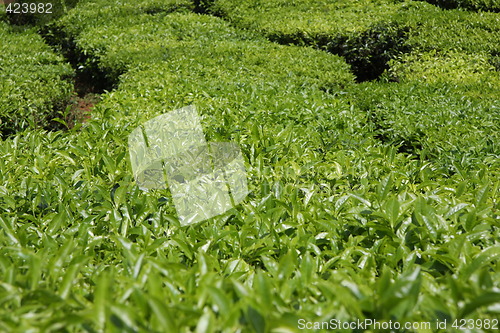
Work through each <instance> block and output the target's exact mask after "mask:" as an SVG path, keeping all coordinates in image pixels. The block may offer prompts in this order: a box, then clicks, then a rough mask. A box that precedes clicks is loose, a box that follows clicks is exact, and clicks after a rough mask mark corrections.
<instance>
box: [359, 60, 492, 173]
mask: <svg viewBox="0 0 500 333" xmlns="http://www.w3.org/2000/svg"><path fill="white" fill-rule="evenodd" d="M384 78H387V79H389V80H392V81H394V80H397V81H398V82H399V83H382V82H381V83H372V84H366V85H360V86H359V87H358V89H359V94H358V95H356V97H357V98H359V99H358V100H357V101H358V103H359V104H358V105H360V107H361V108H362V109H364V110H366V111H367V112H369V113H370V114H371V116H372V117H373V122H374V123H376V124H377V126H378V130H379V135H380V138H382V139H384V140H388V141H390V142H393V143H395V144H400V145H401V148H402V149H403V150H406V151H408V152H411V153H417V154H419V155H423V156H425V157H426V158H430V159H431V160H433V161H436V162H437V163H440V164H442V165H444V166H445V168H449V169H450V170H452V172H460V171H459V170H462V169H464V168H465V169H470V168H473V169H474V168H478V167H481V166H483V167H486V168H487V169H489V170H491V172H494V173H496V174H497V172H496V171H495V170H498V169H499V166H500V165H499V164H498V152H499V146H498V142H499V140H500V137H499V136H498V133H499V130H500V128H499V124H500V118H499V115H500V113H499V109H500V104H499V101H498V95H499V93H500V89H499V87H500V77H499V76H498V72H496V71H495V69H494V68H493V66H491V64H490V63H489V57H488V56H487V55H481V54H475V55H468V54H465V53H457V52H442V53H438V52H436V51H431V52H426V53H421V52H418V53H417V52H415V53H411V54H407V55H404V56H402V57H401V58H400V59H398V60H393V61H392V62H391V70H390V71H389V72H388V73H386V75H385V76H384Z"/></svg>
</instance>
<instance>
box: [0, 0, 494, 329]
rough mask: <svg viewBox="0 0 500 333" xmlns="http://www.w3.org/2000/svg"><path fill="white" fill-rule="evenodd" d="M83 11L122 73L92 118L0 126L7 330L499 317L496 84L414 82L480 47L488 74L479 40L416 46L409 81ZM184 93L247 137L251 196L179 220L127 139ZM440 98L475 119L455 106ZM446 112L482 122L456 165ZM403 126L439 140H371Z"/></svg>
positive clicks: (404, 62) (177, 17)
mask: <svg viewBox="0 0 500 333" xmlns="http://www.w3.org/2000/svg"><path fill="white" fill-rule="evenodd" d="M92 3H94V2H90V1H89V2H87V4H88V5H89V6H90V5H91V4H92ZM87 4H85V6H87ZM78 8H80V9H82V10H83V8H85V7H84V5H83V3H82V4H81V7H76V8H75V9H74V11H73V12H71V13H70V14H69V15H70V16H71V17H72V19H71V20H69V19H66V18H64V19H63V20H62V21H61V22H62V23H61V24H62V25H61V27H63V28H64V29H67V30H66V32H67V33H68V36H70V37H71V38H74V41H75V45H78V46H79V47H80V50H81V51H82V52H83V51H85V52H86V54H87V55H88V58H87V59H88V61H93V62H94V63H95V64H97V65H99V66H102V68H103V69H106V70H109V71H112V72H113V71H114V74H113V75H115V76H116V77H117V80H118V85H117V87H116V89H114V90H113V91H109V92H106V93H105V94H103V96H102V101H101V102H100V103H99V104H97V105H96V107H95V108H94V110H93V112H92V119H90V120H89V121H88V122H87V123H85V124H81V125H80V126H77V127H74V128H72V129H71V130H68V131H65V132H62V131H59V132H46V131H41V130H32V131H26V132H23V133H18V134H16V135H14V136H12V137H10V138H8V139H5V140H3V141H1V142H0V184H1V185H0V226H1V229H0V254H1V255H0V281H1V283H0V330H3V331H11V332H16V331H19V332H25V331H42V332H56V331H61V330H64V331H68V332H81V331H86V332H94V331H103V332H142V331H145V332H165V331H168V332H249V331H255V332H295V331H298V325H299V320H300V319H301V318H303V319H305V320H306V321H308V322H309V321H330V320H331V319H332V318H333V319H336V320H341V321H356V320H358V319H359V320H364V319H365V318H367V319H376V320H378V321H388V320H392V321H393V322H394V321H398V322H405V321H430V322H431V323H434V322H435V319H436V318H440V319H442V320H444V319H447V320H448V322H449V326H448V327H450V325H451V324H450V323H451V322H453V320H454V319H456V318H468V319H493V318H496V317H497V315H498V302H499V301H500V295H499V293H498V290H499V288H500V284H499V283H500V273H499V272H500V269H499V268H500V267H499V265H500V260H499V259H500V256H499V253H500V251H499V246H500V245H499V241H498V240H499V239H500V232H499V227H500V224H499V219H498V211H497V206H498V197H499V196H498V194H499V182H498V174H496V173H495V172H493V171H494V169H493V168H494V167H495V165H496V163H497V162H495V160H494V159H493V160H492V159H491V158H492V157H494V155H492V153H491V152H490V151H488V150H486V149H476V147H475V145H476V144H479V143H481V142H483V143H486V144H485V147H486V146H488V145H487V144H489V143H488V142H486V141H484V140H483V139H484V137H485V136H486V134H489V135H490V139H491V144H492V145H495V144H497V143H498V141H497V139H496V138H495V133H492V132H491V130H493V129H495V126H497V125H496V124H495V120H496V118H495V117H496V114H495V109H494V108H493V107H492V108H491V111H492V112H490V113H489V114H484V115H483V114H481V112H483V111H485V110H486V109H485V105H488V103H490V104H491V105H494V104H493V103H494V102H495V101H494V98H493V94H492V95H491V98H490V97H488V98H487V99H486V100H485V101H484V103H483V102H481V101H479V98H477V99H475V98H474V95H471V96H470V97H468V98H469V99H470V100H471V101H472V102H471V103H472V104H473V108H471V110H467V109H466V108H465V106H463V105H459V101H460V99H459V98H458V96H459V93H458V91H457V92H454V91H453V90H452V89H451V88H450V87H448V88H446V86H445V85H446V84H448V83H443V82H440V81H439V80H437V81H433V79H432V78H430V79H429V82H423V84H422V85H419V84H417V82H418V81H419V80H425V77H426V76H427V75H428V73H432V74H434V76H435V73H436V72H438V73H441V72H442V73H443V74H442V75H443V81H446V79H447V78H449V77H451V76H452V74H451V72H453V71H455V70H456V67H454V61H458V60H460V59H461V60H460V61H463V62H466V61H467V59H473V60H475V61H477V62H478V64H477V65H474V64H471V65H470V66H469V67H466V68H465V69H464V70H463V72H462V73H461V75H462V76H463V77H464V78H465V77H470V78H472V82H475V81H474V80H475V79H476V78H477V82H480V81H481V79H482V78H483V76H481V75H485V76H484V77H489V76H488V75H490V74H488V73H489V71H490V67H488V66H487V65H486V63H485V62H484V60H485V58H484V59H483V58H482V57H483V56H482V55H477V56H476V57H475V58H471V57H472V56H469V55H464V54H462V53H452V52H451V53H446V54H443V55H442V57H441V58H439V57H438V55H437V54H433V53H429V54H422V55H419V54H417V53H415V54H410V55H407V56H406V57H405V58H401V59H396V60H394V61H393V66H392V72H391V73H388V74H386V75H387V76H388V77H389V76H392V77H393V78H398V79H399V80H400V81H401V84H396V83H395V82H392V83H385V82H378V83H373V82H371V83H364V84H362V85H358V86H356V85H354V84H352V82H353V76H352V75H351V74H350V73H349V72H348V68H347V65H346V64H345V63H344V62H343V61H342V59H339V58H338V57H336V56H333V55H331V54H328V53H324V52H320V51H317V50H312V49H310V48H300V47H285V46H279V45H273V44H272V43H269V42H268V41H265V40H263V39H261V38H259V37H257V36H254V35H253V34H251V33H245V32H241V31H238V30H237V29H234V28H231V27H230V26H229V25H228V24H226V23H224V22H222V21H221V20H220V19H215V18H207V17H205V16H203V15H193V14H186V13H174V14H165V13H158V14H156V15H153V16H151V15H149V14H138V15H132V16H130V17H128V16H126V15H124V14H123V12H120V11H119V10H118V11H117V12H115V13H120V14H119V15H120V17H116V18H113V16H114V15H115V14H112V9H109V10H110V14H109V16H108V17H107V19H104V18H102V19H103V21H102V23H99V24H98V25H97V26H98V27H100V29H98V28H97V26H96V28H95V30H92V31H93V33H87V31H88V30H90V29H94V27H93V25H92V24H90V25H87V24H86V23H85V20H79V19H78V17H79V16H78V11H79V10H80V9H78ZM103 8H104V7H103ZM106 10H108V9H106ZM114 10H117V9H114ZM103 11H105V9H103ZM88 14H90V12H89V13H88ZM85 15H87V14H85ZM116 15H118V14H116ZM142 15H149V16H151V17H150V18H149V19H147V20H146V19H145V18H144V17H143V16H142ZM93 19H94V18H92V20H93ZM95 19H96V20H97V19H99V18H97V17H96V18H95ZM89 20H91V19H89ZM150 20H152V21H150ZM120 22H121V23H120ZM150 22H152V23H150ZM58 24H59V23H58ZM72 24H74V25H72ZM120 25H122V30H119V29H118V28H119V27H120ZM76 26H79V27H81V28H82V30H81V31H79V30H78V29H76ZM155 29H156V30H155ZM138 33H139V35H140V36H136V34H138ZM141 36H142V37H141ZM141 39H142V40H141ZM119 45H122V46H123V47H122V49H121V50H120V48H119ZM134 45H137V46H134ZM160 46H161V47H163V49H165V50H162V48H161V47H160ZM130 49H132V51H130ZM160 50H161V51H160ZM436 57H437V58H439V59H440V61H438V64H439V66H436V67H432V66H431V65H432V59H433V58H436ZM484 57H487V55H484ZM421 59H422V60H421ZM419 61H421V63H422V65H423V66H422V69H420V67H419V65H418V64H417V63H418V62H419ZM436 68H437V69H436ZM443 68H444V70H443ZM475 71H480V74H477V73H475ZM118 73H119V74H118ZM458 84H459V82H452V83H449V85H450V86H451V85H458ZM478 84H479V83H478ZM440 85H441V86H442V87H444V88H440V87H441V86H440ZM493 88H494V87H493V86H492V90H491V92H492V93H493ZM478 89H479V88H478ZM460 91H462V90H461V89H460ZM393 93H394V94H393ZM439 96H442V97H443V100H439ZM445 98H447V99H446V100H445ZM440 101H441V104H439V103H438V102H440ZM448 101H449V104H447V102H448ZM403 102H405V103H406V104H408V106H406V104H405V103H403ZM474 103H475V104H474ZM188 104H194V105H196V106H197V108H198V110H199V111H200V114H201V118H202V125H203V128H204V131H205V133H206V137H207V139H208V140H211V141H232V142H235V143H237V144H239V145H240V147H241V149H242V153H243V155H244V158H245V160H246V167H247V172H248V183H249V190H250V194H249V195H248V197H247V198H246V199H245V200H244V202H242V203H241V204H240V205H239V206H237V207H235V208H234V209H232V210H230V211H228V212H227V213H226V214H223V215H221V216H217V217H214V218H212V219H209V220H207V221H204V222H202V223H199V224H196V225H189V226H181V225H180V223H179V221H178V219H177V217H176V214H175V209H174V207H173V204H172V197H171V195H170V193H169V191H168V190H151V191H149V192H144V191H141V190H140V189H139V188H138V186H137V185H136V184H135V183H134V181H133V177H132V171H131V168H130V163H129V162H128V151H127V136H128V134H129V133H130V132H131V131H132V130H133V129H134V128H136V126H137V125H139V124H141V123H143V122H144V121H145V120H148V119H151V118H152V117H154V116H156V115H159V114H162V113H165V112H168V111H169V110H172V109H175V108H178V107H182V106H185V105H188ZM434 104H436V105H434ZM446 105H449V106H451V107H455V106H457V107H458V106H460V107H462V109H460V111H461V112H463V114H464V117H462V118H459V117H458V118H447V115H449V114H450V111H449V110H448V109H446ZM420 107H422V108H420ZM372 111H380V115H381V116H380V117H379V118H375V115H374V114H375V112H372ZM398 112H402V113H404V116H403V115H401V117H400V118H401V119H403V120H402V121H404V122H403V124H402V125H401V126H400V125H399V124H394V123H393V122H392V121H391V119H390V117H397V115H395V114H397V113H398ZM382 115H383V116H382ZM405 117H408V119H409V120H406V119H405ZM427 118H428V119H427ZM446 119H447V120H448V121H455V122H458V123H456V124H454V123H452V122H449V123H447V122H446ZM486 120H488V121H490V123H488V122H487V121H486ZM398 121H400V119H398ZM460 121H462V122H460ZM433 122H438V123H437V124H435V125H433ZM421 123H422V124H425V125H426V126H421ZM439 125H442V126H444V129H445V130H447V131H448V132H450V131H452V130H454V127H453V126H455V125H456V126H459V127H464V126H467V125H471V126H475V127H476V128H477V129H478V131H475V132H473V131H470V134H467V135H468V136H467V137H466V139H462V138H460V137H459V135H458V133H460V134H463V133H465V131H464V130H463V129H462V128H458V132H456V133H457V135H456V136H450V138H449V140H450V142H451V140H458V141H457V142H458V143H460V144H461V145H463V147H462V146H460V147H458V148H457V152H456V155H455V156H454V157H453V160H452V161H456V160H458V158H459V157H460V156H461V157H462V158H463V163H462V164H460V163H455V165H457V166H459V168H457V169H458V170H459V172H455V173H452V172H448V170H446V169H444V168H443V163H448V161H449V160H448V158H449V157H450V156H449V152H446V151H444V150H443V151H444V153H443V154H441V155H438V153H442V152H443V151H442V150H441V149H434V150H431V148H432V146H431V143H432V142H436V141H439V139H441V138H443V134H441V133H440V132H439V131H438V130H437V128H438V126H439ZM380 126H383V127H380ZM404 126H407V127H408V130H409V131H413V132H415V130H413V128H412V127H411V126H414V127H418V128H419V129H420V127H422V128H421V130H424V131H427V132H426V134H427V136H422V137H421V139H422V140H421V145H422V146H425V147H431V148H429V149H428V150H429V151H431V152H432V153H436V156H430V157H431V158H426V156H422V155H423V154H422V155H420V156H416V153H417V152H415V153H409V152H398V146H399V142H398V141H397V140H394V142H389V140H385V141H383V140H380V139H379V138H377V136H380V135H381V130H386V133H384V134H386V135H387V136H388V137H389V136H390V134H391V133H395V134H394V136H393V137H394V138H396V137H397V136H398V135H399V136H401V137H403V136H404V132H403V127H404ZM391 128H392V129H391ZM474 134H475V135H476V136H477V137H478V138H475V136H474ZM391 138H392V137H391ZM426 140H427V141H426ZM460 140H463V141H460ZM481 140H483V141H481ZM469 141H470V143H468V142H469ZM478 142H479V143H478ZM438 144H440V145H441V146H438V147H445V148H447V147H448V146H447V145H448V143H445V144H441V143H439V142H438ZM467 144H469V146H467ZM467 147H469V148H470V151H471V152H472V154H467V153H466V152H465V153H464V151H466V150H467ZM491 149H492V151H493V150H494V149H496V148H495V147H494V146H492V148H491ZM447 154H448V155H447ZM493 154H494V151H493ZM429 155H431V154H429ZM437 156H439V157H437ZM479 156H482V157H483V158H484V164H481V163H480V161H479ZM441 157H442V158H443V160H442V162H443V163H442V162H441ZM476 157H477V158H476ZM488 159H489V160H488ZM450 163H451V162H450ZM450 163H449V164H450ZM445 165H447V164H445ZM488 167H491V168H492V169H491V170H488ZM492 170H493V171H492Z"/></svg>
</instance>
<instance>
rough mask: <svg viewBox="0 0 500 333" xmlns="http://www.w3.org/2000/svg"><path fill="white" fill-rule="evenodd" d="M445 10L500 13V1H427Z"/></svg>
mask: <svg viewBox="0 0 500 333" xmlns="http://www.w3.org/2000/svg"><path fill="white" fill-rule="evenodd" d="M426 1H427V2H428V3H431V4H434V5H437V6H439V7H442V8H445V9H455V8H465V9H469V10H475V11H491V12H497V13H498V12H500V1H499V0H426Z"/></svg>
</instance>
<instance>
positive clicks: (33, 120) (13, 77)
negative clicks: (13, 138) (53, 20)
mask: <svg viewBox="0 0 500 333" xmlns="http://www.w3.org/2000/svg"><path fill="white" fill-rule="evenodd" d="M0 40H1V41H2V43H1V44H0V136H6V135H9V134H13V133H15V132H16V131H19V130H22V129H25V128H27V127H29V126H32V127H34V126H37V125H38V126H49V125H50V123H51V119H52V118H54V117H55V116H56V115H57V111H62V109H63V108H64V107H65V104H66V103H67V101H68V99H69V97H70V95H71V89H72V85H71V83H70V82H69V81H68V79H69V78H70V77H72V76H73V70H72V69H71V67H70V66H69V65H68V64H66V63H65V62H64V61H63V58H62V57H61V56H59V55H57V54H55V53H54V52H53V51H52V50H51V49H50V47H49V46H47V45H46V44H45V43H44V42H43V40H42V38H41V37H40V36H39V35H38V34H36V32H35V31H33V30H27V31H17V32H14V31H12V29H11V28H10V27H9V26H8V25H7V24H6V23H4V22H1V21H0Z"/></svg>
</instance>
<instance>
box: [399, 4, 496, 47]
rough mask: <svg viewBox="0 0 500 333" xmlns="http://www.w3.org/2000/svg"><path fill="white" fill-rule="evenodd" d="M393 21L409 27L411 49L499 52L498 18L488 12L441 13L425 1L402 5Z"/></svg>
mask: <svg viewBox="0 0 500 333" xmlns="http://www.w3.org/2000/svg"><path fill="white" fill-rule="evenodd" d="M392 20H393V21H394V22H395V23H396V24H400V25H403V26H405V27H408V29H409V30H408V41H407V44H408V45H409V46H410V47H411V48H413V49H421V50H422V49H423V50H427V51H429V50H454V51H462V52H466V53H488V54H491V55H498V54H499V53H500V43H498V41H499V40H500V16H499V15H498V14H496V13H489V12H479V13H475V12H468V11H463V10H444V9H441V8H438V7H436V6H433V5H431V4H428V3H426V2H419V1H416V2H415V1H412V2H408V3H405V4H404V5H403V6H401V8H400V10H398V11H397V12H396V13H395V15H394V17H393V18H392Z"/></svg>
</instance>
